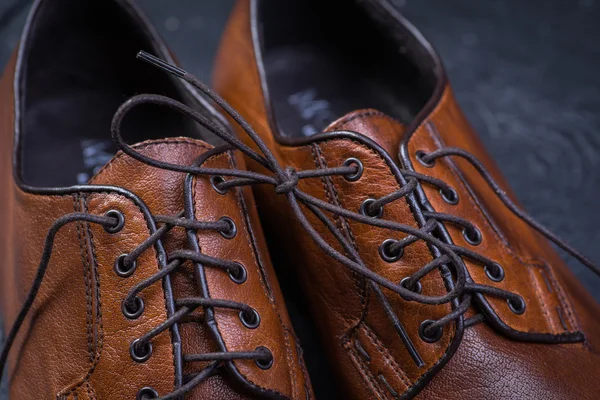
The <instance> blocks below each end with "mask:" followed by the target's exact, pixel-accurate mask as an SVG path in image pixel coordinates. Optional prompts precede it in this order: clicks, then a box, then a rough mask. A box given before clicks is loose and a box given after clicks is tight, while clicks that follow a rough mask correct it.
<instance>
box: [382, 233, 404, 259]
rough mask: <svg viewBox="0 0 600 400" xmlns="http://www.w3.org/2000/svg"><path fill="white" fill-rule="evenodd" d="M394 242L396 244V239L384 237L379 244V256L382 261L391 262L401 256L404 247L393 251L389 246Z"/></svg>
mask: <svg viewBox="0 0 600 400" xmlns="http://www.w3.org/2000/svg"><path fill="white" fill-rule="evenodd" d="M394 244H396V240H394V239H386V240H384V241H383V243H381V245H380V246H379V256H380V257H381V259H382V260H383V261H385V262H388V263H393V262H396V261H398V260H399V259H401V258H402V255H403V254H404V248H402V247H400V250H398V251H396V253H394V252H392V251H391V249H390V247H391V246H392V245H394Z"/></svg>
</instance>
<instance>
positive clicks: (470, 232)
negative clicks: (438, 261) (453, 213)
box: [462, 228, 483, 246]
mask: <svg viewBox="0 0 600 400" xmlns="http://www.w3.org/2000/svg"><path fill="white" fill-rule="evenodd" d="M462 234H463V237H464V238H465V240H466V241H467V243H469V244H470V245H471V246H477V245H479V244H480V243H481V240H482V239H483V238H482V236H481V231H480V230H479V229H477V228H473V229H469V228H465V229H463V231H462Z"/></svg>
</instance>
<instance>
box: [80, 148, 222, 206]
mask: <svg viewBox="0 0 600 400" xmlns="http://www.w3.org/2000/svg"><path fill="white" fill-rule="evenodd" d="M132 147H134V148H135V149H136V151H138V152H140V153H142V154H143V155H145V156H147V157H150V158H153V159H156V160H159V161H163V162H168V163H171V164H180V165H190V164H192V163H193V162H194V161H195V159H196V158H197V157H198V156H199V155H201V154H202V153H205V152H206V151H208V150H210V149H211V148H212V146H210V145H208V144H206V143H204V142H202V141H200V140H194V139H188V138H170V139H161V140H150V141H147V142H142V143H138V144H136V145H133V146H132ZM184 179H185V174H183V173H181V172H174V171H169V170H165V169H161V168H156V167H152V166H150V165H147V164H144V163H142V162H140V161H137V160H135V159H134V158H131V157H129V156H128V155H126V154H125V153H122V152H119V153H118V154H117V155H116V156H115V157H114V158H113V159H112V160H111V161H110V162H109V163H108V164H106V165H105V166H104V167H103V168H102V169H101V170H100V171H98V173H97V174H96V175H95V176H94V177H93V178H92V179H91V180H90V183H91V184H95V185H110V186H118V187H122V188H124V189H127V190H129V191H131V192H133V193H134V194H136V195H137V196H138V197H140V198H141V199H142V201H143V202H144V203H146V205H147V206H148V208H149V209H150V212H151V213H152V214H160V215H176V214H177V213H179V212H180V211H181V210H183V205H184V203H183V184H184Z"/></svg>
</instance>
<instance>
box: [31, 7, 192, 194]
mask: <svg viewBox="0 0 600 400" xmlns="http://www.w3.org/2000/svg"><path fill="white" fill-rule="evenodd" d="M135 26H136V25H135V23H132V18H131V16H130V15H129V14H127V12H125V11H124V10H123V8H122V6H120V5H119V4H117V2H115V1H105V0H86V1H71V0H52V1H45V2H43V3H42V4H41V5H40V9H39V10H38V12H37V14H36V20H35V21H34V25H33V30H32V32H31V36H30V38H29V43H30V45H29V46H28V47H27V48H26V51H27V54H25V60H27V62H26V64H25V73H24V80H23V85H22V88H23V94H24V101H25V103H24V107H23V114H22V120H23V125H22V132H21V146H22V149H21V151H22V153H21V162H22V169H21V173H22V178H23V180H24V182H25V183H27V184H29V185H32V186H44V187H62V186H69V185H73V184H84V183H86V182H87V181H88V180H89V179H90V178H91V177H92V176H93V174H94V173H95V172H96V171H97V170H98V169H99V168H101V167H102V166H103V165H104V164H105V163H106V162H107V161H109V160H110V159H111V157H112V156H113V155H114V154H115V153H116V150H117V149H116V148H115V147H114V145H113V143H112V141H111V135H110V125H111V120H112V117H113V114H114V112H115V111H116V110H117V108H118V107H119V105H120V104H122V103H123V102H124V101H126V100H127V99H128V98H129V97H131V96H133V95H135V94H140V93H159V94H164V95H166V96H170V97H173V98H176V99H180V97H181V96H180V95H179V93H178V90H177V88H176V86H175V85H174V84H173V82H172V81H171V80H170V79H169V78H168V77H167V76H166V74H164V73H162V72H160V71H158V70H156V69H153V68H152V67H150V66H147V65H145V64H144V63H142V62H141V61H139V60H137V59H136V57H135V56H136V54H137V52H138V51H139V50H141V49H150V48H151V44H150V43H149V40H147V39H146V37H145V36H144V33H142V32H141V31H139V30H136V28H135ZM157 110H158V108H157V107H155V106H154V107H153V106H147V107H145V108H143V109H138V110H134V111H133V112H132V114H131V115H130V116H128V117H127V118H126V120H125V128H124V132H127V137H126V140H127V141H128V142H130V143H135V142H138V141H142V140H147V139H155V138H160V137H164V135H165V134H167V135H183V134H184V132H185V130H186V129H187V125H189V124H188V123H186V122H184V121H183V118H182V117H181V116H179V115H177V114H175V113H173V112H166V113H163V112H160V113H159V112H157Z"/></svg>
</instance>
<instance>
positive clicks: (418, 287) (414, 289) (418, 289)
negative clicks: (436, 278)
mask: <svg viewBox="0 0 600 400" xmlns="http://www.w3.org/2000/svg"><path fill="white" fill-rule="evenodd" d="M408 279H409V277H408V276H407V277H406V278H402V280H401V281H400V286H402V287H403V288H406V289H408V290H410V291H411V292H415V293H417V294H421V291H422V290H423V285H421V282H419V281H417V283H416V284H415V287H409V286H408Z"/></svg>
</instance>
